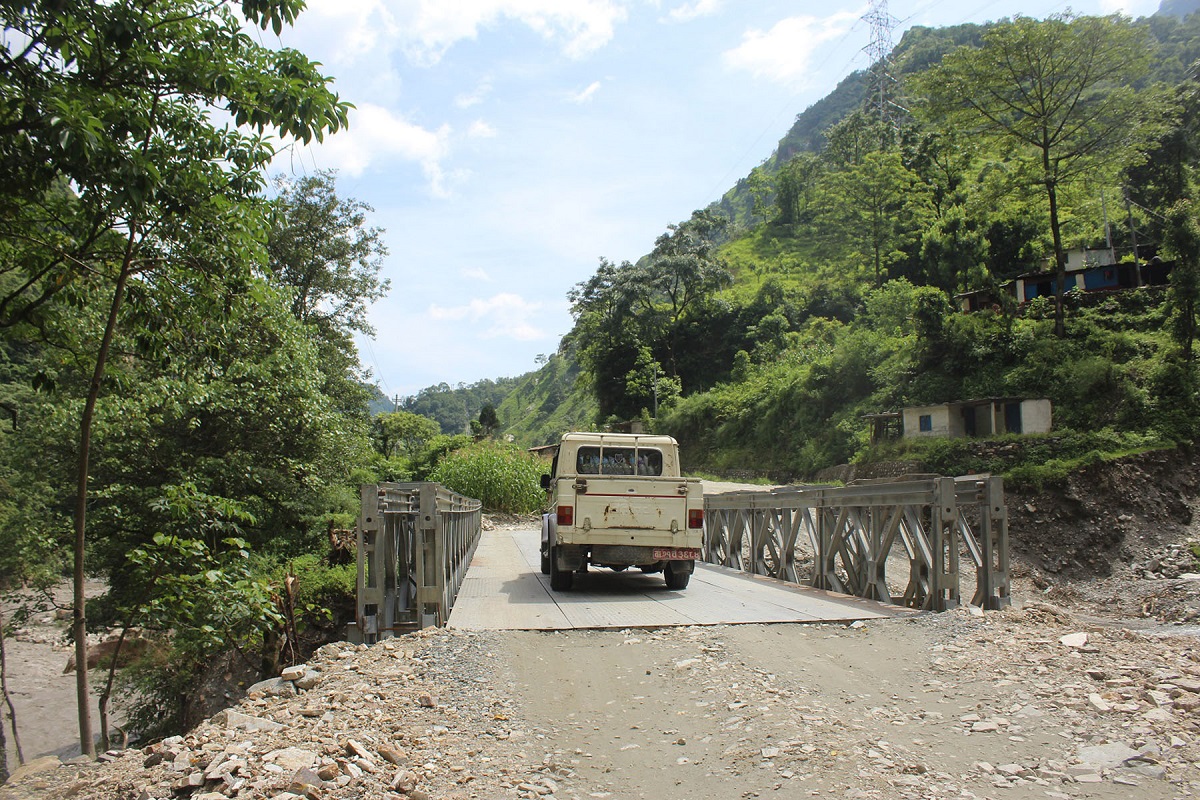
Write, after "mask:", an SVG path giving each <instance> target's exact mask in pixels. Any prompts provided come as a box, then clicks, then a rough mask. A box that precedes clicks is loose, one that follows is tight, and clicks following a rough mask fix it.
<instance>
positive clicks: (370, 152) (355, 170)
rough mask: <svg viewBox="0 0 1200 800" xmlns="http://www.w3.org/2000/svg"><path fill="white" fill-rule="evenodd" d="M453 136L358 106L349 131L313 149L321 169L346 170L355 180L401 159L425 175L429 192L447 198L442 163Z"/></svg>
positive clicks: (446, 130)
mask: <svg viewBox="0 0 1200 800" xmlns="http://www.w3.org/2000/svg"><path fill="white" fill-rule="evenodd" d="M450 133H451V129H450V126H449V125H443V126H442V127H440V128H438V129H437V130H436V131H433V130H427V129H425V128H422V127H421V126H419V125H414V124H413V123H411V122H409V121H407V120H405V119H403V118H401V117H398V116H396V115H395V114H393V113H392V112H391V111H389V110H388V109H386V108H383V107H381V106H377V105H374V104H371V103H359V104H358V107H357V108H355V109H354V110H352V111H351V112H350V126H349V127H348V128H347V129H346V130H344V131H341V132H339V133H337V134H335V135H334V136H331V137H328V138H327V139H326V140H325V141H324V142H323V143H321V144H315V145H312V148H313V149H314V150H316V151H317V152H318V153H319V156H318V157H317V159H316V162H317V164H318V166H320V167H323V168H333V169H339V170H343V171H345V172H346V173H347V174H349V175H352V176H355V177H357V176H359V175H362V173H363V172H364V171H366V169H367V167H369V166H371V165H372V164H374V163H375V162H377V161H383V160H388V159H390V158H399V159H400V160H402V161H409V162H413V163H415V164H418V165H419V166H420V167H421V171H422V172H424V173H425V177H426V179H427V180H428V181H429V188H430V191H431V192H432V193H433V194H434V195H435V196H438V197H444V196H446V195H447V194H448V192H449V188H448V186H447V185H446V184H447V179H446V174H445V172H444V170H443V169H442V161H443V160H444V159H445V158H446V156H447V154H448V152H449V144H448V142H449V139H450Z"/></svg>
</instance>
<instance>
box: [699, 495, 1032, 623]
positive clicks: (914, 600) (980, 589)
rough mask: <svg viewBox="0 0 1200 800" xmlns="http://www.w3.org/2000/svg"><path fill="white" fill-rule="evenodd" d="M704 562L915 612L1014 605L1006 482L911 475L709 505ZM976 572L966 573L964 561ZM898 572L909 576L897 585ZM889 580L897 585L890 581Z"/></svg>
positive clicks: (727, 498) (714, 500)
mask: <svg viewBox="0 0 1200 800" xmlns="http://www.w3.org/2000/svg"><path fill="white" fill-rule="evenodd" d="M704 519H705V548H704V560H705V561H708V562H710V563H714V564H720V565H722V566H726V567H731V568H734V569H739V570H743V571H745V572H749V573H753V574H755V575H766V576H770V577H773V578H778V579H780V580H784V581H790V582H792V583H805V584H809V585H811V586H813V587H815V588H818V589H828V590H831V591H836V592H842V593H845V594H853V595H857V596H859V597H865V598H868V599H872V600H882V601H890V602H895V603H900V604H902V605H905V606H909V607H911V608H919V609H926V610H933V611H945V610H946V609H948V608H953V607H956V606H958V605H959V604H960V602H961V595H962V590H961V588H960V579H962V582H963V583H965V582H966V581H967V580H968V579H970V578H972V577H973V578H974V591H973V593H972V597H971V604H972V605H976V606H979V607H980V608H986V609H998V608H1003V607H1005V606H1007V605H1009V604H1010V602H1011V599H1010V595H1009V577H1008V564H1009V556H1008V516H1007V509H1006V508H1005V505H1004V484H1003V480H1002V479H1000V478H996V477H991V476H987V475H972V476H965V477H961V478H946V477H941V476H914V477H909V478H902V479H899V480H883V481H862V482H856V483H854V484H851V485H849V486H844V487H835V486H802V487H787V488H783V489H777V490H774V491H769V492H730V493H727V494H720V495H711V496H709V497H708V498H706V500H705V510H704ZM964 556H965V557H966V558H968V559H969V560H970V563H971V564H973V565H974V567H975V569H974V575H973V576H971V575H970V574H969V573H968V574H962V572H961V570H960V559H961V558H962V557H964ZM889 567H890V568H891V569H892V571H893V573H895V572H898V571H905V570H906V571H907V575H905V576H903V577H902V578H897V577H895V575H894V574H893V575H892V576H889ZM889 577H891V581H889Z"/></svg>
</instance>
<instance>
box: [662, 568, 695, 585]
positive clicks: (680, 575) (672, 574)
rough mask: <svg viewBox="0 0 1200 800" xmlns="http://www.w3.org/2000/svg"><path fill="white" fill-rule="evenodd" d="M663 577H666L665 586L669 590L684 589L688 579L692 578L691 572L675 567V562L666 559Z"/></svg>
mask: <svg viewBox="0 0 1200 800" xmlns="http://www.w3.org/2000/svg"><path fill="white" fill-rule="evenodd" d="M663 577H664V578H666V579H667V588H668V589H670V590H671V591H675V592H678V591H680V590H681V589H686V588H687V585H688V581H689V580H691V578H692V573H691V572H689V571H687V570H686V569H683V568H680V569H676V567H675V563H674V562H672V561H668V562H667V564H666V567H664V569H663Z"/></svg>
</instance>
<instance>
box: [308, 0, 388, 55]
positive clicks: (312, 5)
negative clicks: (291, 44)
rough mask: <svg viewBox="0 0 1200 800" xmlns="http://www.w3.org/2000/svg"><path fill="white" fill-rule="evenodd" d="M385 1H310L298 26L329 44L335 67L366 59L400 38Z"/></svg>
mask: <svg viewBox="0 0 1200 800" xmlns="http://www.w3.org/2000/svg"><path fill="white" fill-rule="evenodd" d="M394 5H395V4H394V3H389V2H387V0H354V1H353V2H350V3H348V2H346V0H309V2H308V4H307V10H306V11H305V13H303V14H301V15H300V25H301V26H303V27H304V28H306V29H309V30H312V31H314V32H316V31H319V32H320V35H321V38H322V42H323V43H324V44H325V45H326V47H328V46H329V45H332V52H333V57H332V59H331V61H332V62H333V63H335V64H346V63H351V62H354V61H357V60H359V59H362V58H367V57H369V55H370V54H371V53H372V52H374V51H376V50H378V49H380V48H386V47H387V45H388V43H389V42H391V41H393V40H394V39H395V38H396V37H398V36H401V35H402V31H401V29H400V28H399V26H398V24H397V20H396V17H395V16H394V15H393V14H392V10H391V8H390V7H391V6H394Z"/></svg>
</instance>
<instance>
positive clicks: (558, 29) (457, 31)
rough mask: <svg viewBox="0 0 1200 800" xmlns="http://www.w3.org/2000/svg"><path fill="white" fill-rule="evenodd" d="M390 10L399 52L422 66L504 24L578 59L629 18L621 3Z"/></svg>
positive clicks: (535, 0)
mask: <svg viewBox="0 0 1200 800" xmlns="http://www.w3.org/2000/svg"><path fill="white" fill-rule="evenodd" d="M328 1H329V2H333V0H328ZM355 1H356V2H358V0H355ZM343 2H344V0H343ZM376 2H378V0H376ZM388 8H389V10H390V11H391V12H392V13H393V14H394V16H395V18H396V21H397V38H398V40H399V41H400V44H401V47H402V49H403V50H404V52H405V53H406V54H407V55H408V57H409V58H410V59H412V60H413V61H414V62H416V63H420V64H426V65H431V64H436V63H437V62H438V61H439V60H440V59H441V58H442V56H443V55H444V54H445V53H446V51H447V50H449V49H450V47H452V46H453V45H454V44H455V43H457V42H460V41H462V40H464V39H475V38H477V37H478V35H479V32H480V30H481V29H484V28H488V27H491V26H493V25H496V24H498V23H500V22H501V21H503V20H512V21H515V22H518V23H520V24H522V25H525V26H526V27H528V28H530V29H531V30H533V31H535V32H536V33H538V34H540V35H541V36H542V38H544V39H546V40H547V41H550V42H554V43H557V44H558V45H559V46H560V47H561V48H562V50H563V52H564V53H566V54H567V55H568V56H570V57H572V58H580V57H583V56H585V55H587V54H588V53H591V52H593V51H595V50H597V49H599V48H600V47H603V46H604V45H605V44H607V43H608V42H609V40H611V39H612V37H613V29H614V27H615V26H616V25H617V24H618V23H620V22H623V21H624V20H625V19H626V16H627V12H626V10H625V7H624V5H623V3H622V2H619V0H459V2H445V0H393V2H390V3H389V4H388Z"/></svg>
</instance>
